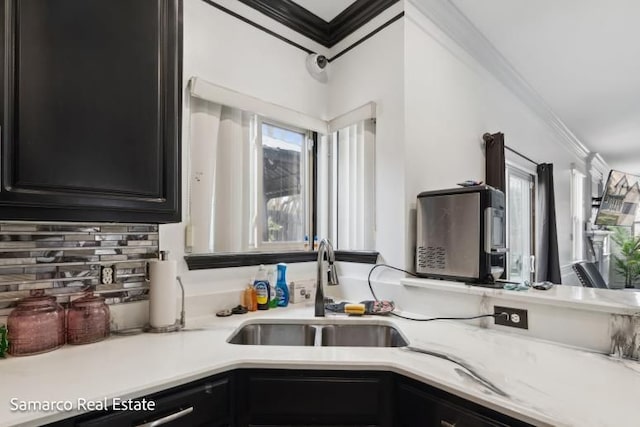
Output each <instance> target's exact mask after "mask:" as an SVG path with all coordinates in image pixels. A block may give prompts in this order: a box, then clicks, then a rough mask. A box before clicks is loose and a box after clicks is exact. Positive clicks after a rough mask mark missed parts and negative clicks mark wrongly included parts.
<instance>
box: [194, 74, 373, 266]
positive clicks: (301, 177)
mask: <svg viewBox="0 0 640 427" xmlns="http://www.w3.org/2000/svg"><path fill="white" fill-rule="evenodd" d="M198 84H199V86H196V88H202V87H203V86H202V82H198ZM206 89H208V90H211V91H213V92H215V93H213V92H212V93H209V92H206V91H205V92H206V93H204V94H203V93H202V92H203V91H202V90H200V92H199V93H197V94H195V95H196V96H194V93H193V92H194V90H193V86H192V91H191V94H192V96H191V97H190V99H189V111H190V113H189V114H190V117H189V119H190V124H189V162H188V164H189V167H188V169H189V184H188V188H187V192H188V201H187V202H188V215H187V217H188V221H189V227H190V229H191V234H192V236H191V237H192V238H191V239H190V240H191V241H190V243H191V245H190V246H189V247H187V248H186V251H187V252H188V253H192V254H207V253H213V254H220V253H246V252H279V251H298V250H299V251H303V250H310V249H312V248H313V243H314V239H315V238H316V237H317V238H318V239H322V238H324V237H326V238H329V239H330V241H331V242H332V243H333V245H334V248H336V249H340V250H373V249H374V248H375V241H374V240H375V215H374V212H375V209H374V194H375V186H374V182H375V179H374V176H375V175H374V166H375V119H374V118H372V117H371V115H372V114H371V111H374V110H373V109H371V108H370V107H369V109H368V110H366V111H365V110H363V111H361V112H360V113H358V114H354V113H353V112H350V113H349V114H348V115H345V116H344V117H341V118H339V120H335V121H332V122H324V121H321V120H315V119H308V120H302V119H301V118H300V113H294V112H292V111H291V110H287V109H284V108H282V107H275V108H273V107H274V106H273V105H271V104H269V106H268V107H269V108H267V107H264V106H262V105H260V102H259V101H258V100H255V99H253V98H250V97H246V96H244V97H245V98H246V99H242V97H243V95H238V94H234V95H233V97H231V98H229V97H228V96H226V95H228V92H226V91H225V90H224V88H219V87H216V86H215V85H212V84H210V83H208V84H207V86H206ZM223 95H224V96H223ZM212 99H216V100H217V99H221V100H222V101H227V102H226V103H223V102H215V101H213V100H212ZM245 106H246V107H245ZM248 108H253V110H249V109H248ZM258 111H261V112H260V113H259V112H258ZM332 124H333V126H336V127H335V128H334V127H332Z"/></svg>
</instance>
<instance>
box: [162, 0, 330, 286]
mask: <svg viewBox="0 0 640 427" xmlns="http://www.w3.org/2000/svg"><path fill="white" fill-rule="evenodd" d="M220 3H221V4H223V5H224V6H225V7H228V8H231V9H234V8H236V9H237V8H241V7H244V5H242V4H240V3H239V2H236V1H235V0H232V1H230V0H223V1H220ZM246 9H247V10H242V11H240V10H238V11H239V12H242V13H243V14H244V15H247V14H251V13H253V14H254V15H253V16H251V18H252V19H254V20H255V21H259V22H260V23H261V24H263V25H270V26H272V28H273V29H275V30H277V31H280V32H283V31H286V29H284V28H279V27H277V26H278V25H279V24H277V23H275V22H273V23H269V22H267V21H265V19H266V18H264V17H260V16H257V15H255V13H256V12H255V11H253V12H252V10H249V9H250V8H248V7H247V8H246ZM183 25H184V56H183V80H184V82H183V83H184V85H183V88H184V91H183V94H184V96H183V125H182V127H183V129H182V131H183V132H182V134H183V137H182V142H183V143H182V157H183V162H182V165H183V171H182V192H183V197H182V218H183V222H182V223H179V224H168V225H161V226H160V246H161V250H168V251H170V255H169V257H170V258H171V259H176V260H178V265H179V267H178V271H179V274H180V275H181V276H182V278H183V281H184V283H185V286H186V288H187V290H186V291H187V293H188V294H199V293H203V292H207V291H216V292H218V291H221V290H229V289H241V288H242V287H243V286H244V285H245V284H246V283H247V282H248V280H249V279H250V277H251V275H252V274H253V272H254V270H255V269H256V268H254V267H247V268H241V269H223V270H201V271H193V272H190V271H188V269H187V266H186V263H185V262H184V260H183V257H184V255H185V253H184V242H185V239H184V229H185V226H186V223H187V221H188V191H187V188H188V187H187V184H188V181H189V179H190V177H189V176H188V174H189V170H188V168H189V167H188V165H189V162H188V158H189V154H188V153H189V151H188V150H189V102H188V96H186V93H187V90H186V84H187V82H188V79H189V78H190V77H193V76H198V77H201V78H203V79H205V80H207V81H210V82H212V83H215V84H217V85H220V86H224V87H226V88H229V89H232V90H235V91H238V92H241V93H244V94H248V95H251V96H254V97H256V98H260V99H262V100H264V101H268V102H272V103H275V104H278V105H281V106H284V107H288V108H291V109H294V110H297V111H300V112H302V113H306V114H308V115H310V116H314V117H318V118H323V119H324V118H326V106H327V98H328V90H327V86H326V84H324V83H320V82H318V81H316V80H314V79H313V78H312V77H311V76H310V75H309V74H308V73H307V71H306V68H305V59H306V57H307V54H306V53H305V52H303V51H302V50H300V49H298V48H296V47H294V46H290V45H288V44H286V43H283V42H282V41H281V40H278V39H276V38H274V37H273V36H270V35H268V34H266V33H264V32H263V31H261V30H259V29H257V28H254V27H252V26H251V25H248V24H246V23H244V22H242V21H240V20H238V19H236V18H234V17H232V16H230V15H228V14H226V13H224V12H222V11H220V10H218V9H216V8H214V7H212V6H210V5H208V4H207V3H205V2H203V1H201V0H185V1H184V20H183ZM276 27H277V28H276ZM287 36H288V37H290V38H291V39H294V41H296V42H302V43H303V44H305V45H307V46H310V47H312V48H313V47H314V46H315V45H314V44H313V43H311V42H309V41H306V40H301V39H302V36H298V38H297V39H296V36H295V35H294V34H288V35H287ZM314 272H315V271H314V270H313V269H312V266H311V265H309V264H299V265H296V266H290V269H289V278H307V277H312V276H313V274H312V273H314ZM214 283H215V287H212V286H211V285H212V284H214Z"/></svg>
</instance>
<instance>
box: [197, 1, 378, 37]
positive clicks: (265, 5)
mask: <svg viewBox="0 0 640 427" xmlns="http://www.w3.org/2000/svg"><path fill="white" fill-rule="evenodd" d="M239 1H240V2H241V3H244V4H246V5H247V6H249V7H252V8H253V9H255V10H257V11H258V12H260V13H262V14H263V15H267V16H268V17H269V18H271V19H274V20H276V21H278V22H279V23H281V24H283V25H285V26H287V27H289V28H291V29H292V30H294V31H297V32H298V33H300V34H302V35H303V36H305V37H308V38H310V39H311V40H313V41H315V42H317V43H320V44H321V45H323V46H326V43H327V41H328V40H329V38H330V34H329V23H328V22H326V21H325V20H323V19H321V18H319V17H317V16H316V15H314V14H313V13H311V12H309V11H308V10H307V9H305V8H304V7H302V6H300V5H298V4H296V3H294V2H292V1H291V0H269V1H264V0H239ZM365 1H366V0H365ZM207 3H209V2H207ZM327 47H329V46H327Z"/></svg>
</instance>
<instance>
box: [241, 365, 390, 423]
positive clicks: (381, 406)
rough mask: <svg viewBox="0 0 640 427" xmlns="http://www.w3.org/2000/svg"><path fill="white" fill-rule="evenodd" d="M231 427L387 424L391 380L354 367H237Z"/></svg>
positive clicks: (376, 373) (388, 420)
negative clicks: (338, 369)
mask: <svg viewBox="0 0 640 427" xmlns="http://www.w3.org/2000/svg"><path fill="white" fill-rule="evenodd" d="M237 378H238V393H237V395H236V396H237V399H238V400H237V402H236V405H237V406H236V407H237V417H236V421H237V425H238V426H267V425H271V426H274V425H287V426H290V425H307V426H312V425H341V426H356V425H358V426H365V425H367V426H390V425H392V414H393V411H392V405H393V401H392V392H393V378H392V376H391V374H390V373H384V372H380V373H379V372H360V371H293V370H241V371H239V372H238V377H237Z"/></svg>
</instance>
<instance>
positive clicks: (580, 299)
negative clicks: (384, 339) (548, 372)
mask: <svg viewBox="0 0 640 427" xmlns="http://www.w3.org/2000/svg"><path fill="white" fill-rule="evenodd" d="M400 284H402V285H403V286H407V287H415V288H422V289H427V290H431V291H442V292H449V293H462V294H470V295H478V296H491V297H499V298H502V299H506V300H511V301H522V302H525V303H527V304H534V303H539V304H544V305H552V306H560V307H567V308H577V309H582V310H589V311H595V312H604V313H613V314H625V315H640V289H638V290H631V289H629V290H620V289H595V288H585V287H583V286H562V285H556V286H554V287H552V288H551V289H549V290H546V291H539V290H536V289H529V290H526V291H508V290H504V289H493V288H486V287H482V286H470V285H467V284H464V283H459V282H452V281H445V280H435V279H417V278H407V279H401V280H400Z"/></svg>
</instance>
